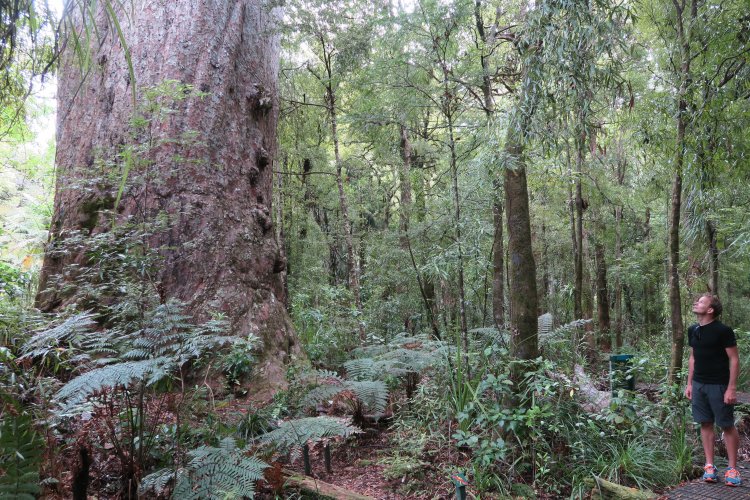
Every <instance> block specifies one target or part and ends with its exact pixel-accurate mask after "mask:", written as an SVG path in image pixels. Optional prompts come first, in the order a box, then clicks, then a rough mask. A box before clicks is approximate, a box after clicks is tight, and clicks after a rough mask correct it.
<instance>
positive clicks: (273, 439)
mask: <svg viewBox="0 0 750 500" xmlns="http://www.w3.org/2000/svg"><path fill="white" fill-rule="evenodd" d="M360 432H362V431H361V430H360V429H359V427H357V426H355V425H352V423H351V421H350V420H349V419H344V418H335V417H308V418H300V419H296V420H287V421H285V422H283V423H282V424H281V425H280V426H279V428H278V429H274V430H273V431H271V432H268V433H266V434H263V435H262V436H260V438H259V439H260V441H261V442H263V443H268V444H272V445H273V446H275V447H276V448H277V449H278V450H279V451H281V452H284V453H291V454H292V455H293V456H294V455H298V454H299V452H300V450H301V449H302V447H303V446H304V445H306V444H311V443H316V442H318V441H320V440H322V439H326V438H336V437H341V438H347V437H349V436H351V435H353V434H357V433H360Z"/></svg>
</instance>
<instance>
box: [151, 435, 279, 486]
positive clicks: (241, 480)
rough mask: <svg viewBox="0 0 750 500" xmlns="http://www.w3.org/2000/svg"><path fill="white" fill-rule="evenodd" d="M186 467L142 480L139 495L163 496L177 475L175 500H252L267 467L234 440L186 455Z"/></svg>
mask: <svg viewBox="0 0 750 500" xmlns="http://www.w3.org/2000/svg"><path fill="white" fill-rule="evenodd" d="M188 457H189V458H190V461H189V462H188V464H187V466H185V467H183V468H180V469H178V470H177V472H176V474H175V471H174V470H172V469H161V470H159V471H157V472H154V473H152V474H149V475H148V476H146V477H144V478H143V480H142V481H141V484H140V487H139V489H138V493H139V495H141V496H147V495H148V494H149V493H154V494H156V495H161V494H163V493H164V492H165V491H166V489H167V486H168V485H169V483H170V482H171V480H172V479H173V478H174V477H175V476H176V477H177V483H176V484H175V487H174V491H173V492H172V498H174V499H178V500H192V499H195V500H212V499H225V498H253V497H254V496H255V483H256V482H257V481H258V480H260V479H263V470H264V469H266V468H267V467H268V465H267V464H266V463H264V462H262V461H260V460H258V459H256V458H255V457H252V456H247V450H245V449H241V448H237V445H236V442H235V441H234V439H233V438H231V437H228V438H225V439H223V440H222V441H221V443H220V446H219V447H218V448H215V447H211V446H201V447H200V448H197V449H195V450H193V451H191V452H189V453H188Z"/></svg>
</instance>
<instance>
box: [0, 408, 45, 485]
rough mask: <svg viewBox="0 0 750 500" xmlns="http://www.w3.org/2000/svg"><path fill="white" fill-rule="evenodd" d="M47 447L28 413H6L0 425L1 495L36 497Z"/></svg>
mask: <svg viewBox="0 0 750 500" xmlns="http://www.w3.org/2000/svg"><path fill="white" fill-rule="evenodd" d="M43 449H44V447H43V445H42V442H41V439H40V437H39V435H38V434H37V433H36V432H34V429H33V427H32V420H31V417H30V416H29V415H7V414H6V415H4V417H3V423H2V425H1V426H0V470H3V471H4V474H3V475H1V476H0V498H8V499H18V500H26V499H29V500H33V499H34V498H36V495H37V494H39V492H40V488H39V464H40V463H41V461H42V450H43Z"/></svg>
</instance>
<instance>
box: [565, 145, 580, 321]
mask: <svg viewBox="0 0 750 500" xmlns="http://www.w3.org/2000/svg"><path fill="white" fill-rule="evenodd" d="M566 157H567V163H568V175H569V176H570V178H571V179H573V177H574V174H573V166H572V164H571V162H570V145H569V144H566ZM576 185H577V181H576ZM573 193H574V190H573V184H571V183H568V214H569V219H570V239H571V242H572V250H573V252H572V253H573V319H574V320H575V319H582V318H583V306H582V304H581V287H582V283H583V278H582V277H581V278H580V279H579V275H581V276H582V272H583V271H582V270H581V269H579V263H580V261H581V257H580V254H581V253H582V252H581V248H580V247H581V245H579V243H578V242H579V239H578V231H577V226H576V198H575V196H574V195H573ZM579 282H580V283H579Z"/></svg>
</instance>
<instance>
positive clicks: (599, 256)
mask: <svg viewBox="0 0 750 500" xmlns="http://www.w3.org/2000/svg"><path fill="white" fill-rule="evenodd" d="M594 248H595V255H596V306H597V313H598V314H597V315H598V320H599V321H598V322H599V333H600V335H601V342H600V346H601V348H602V350H603V351H604V352H609V351H611V350H612V339H611V338H610V329H611V325H610V320H609V288H608V287H607V262H606V259H605V252H604V245H603V244H602V243H601V242H597V243H596V244H595V245H594Z"/></svg>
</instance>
